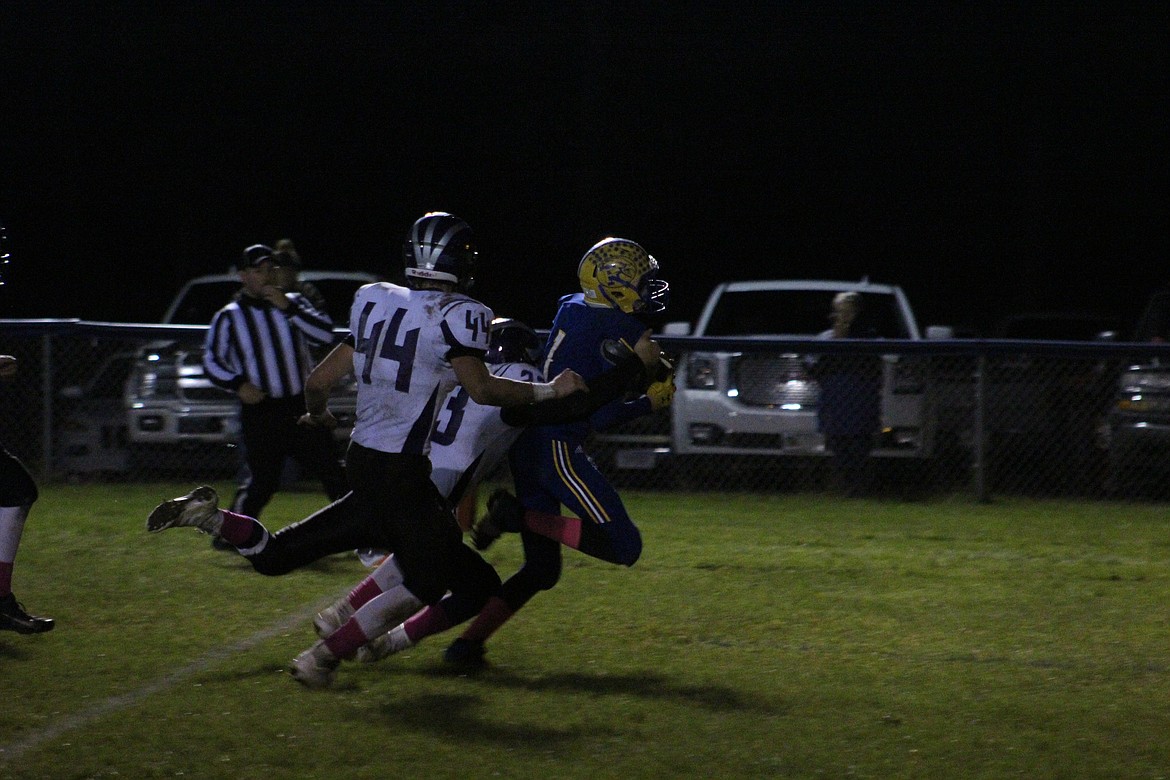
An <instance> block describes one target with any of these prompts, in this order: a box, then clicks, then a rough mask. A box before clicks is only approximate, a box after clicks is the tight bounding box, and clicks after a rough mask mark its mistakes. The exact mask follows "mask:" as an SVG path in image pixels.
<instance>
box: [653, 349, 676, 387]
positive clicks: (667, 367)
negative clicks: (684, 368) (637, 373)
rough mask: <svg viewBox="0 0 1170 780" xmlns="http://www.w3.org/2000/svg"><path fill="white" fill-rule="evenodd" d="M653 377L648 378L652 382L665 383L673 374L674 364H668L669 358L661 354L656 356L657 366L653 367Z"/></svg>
mask: <svg viewBox="0 0 1170 780" xmlns="http://www.w3.org/2000/svg"><path fill="white" fill-rule="evenodd" d="M651 373H652V374H653V375H652V376H651V377H650V381H652V382H665V381H666V379H667V378H668V377H670V376H672V375H673V374H674V363H671V362H670V358H668V357H667V356H666V353H665V352H663V353H661V354H659V355H658V365H656V366H655V367H654V371H653V372H651Z"/></svg>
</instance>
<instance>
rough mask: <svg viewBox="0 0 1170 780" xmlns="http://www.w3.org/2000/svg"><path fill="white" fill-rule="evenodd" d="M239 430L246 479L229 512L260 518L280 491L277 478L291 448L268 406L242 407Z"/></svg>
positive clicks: (281, 427) (276, 414) (279, 422)
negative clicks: (245, 462)
mask: <svg viewBox="0 0 1170 780" xmlns="http://www.w3.org/2000/svg"><path fill="white" fill-rule="evenodd" d="M240 429H241V431H242V433H243V438H244V451H245V455H246V457H247V459H248V477H247V480H246V481H245V482H244V483H243V484H242V485H240V488H239V490H238V491H237V492H236V496H235V498H234V499H232V511H233V512H238V513H239V514H242V515H246V516H248V517H259V516H260V513H261V512H262V511H263V510H264V507H266V506H268V502H269V501H270V500H271V499H272V496H273V495H274V494H275V493H276V491H277V489H278V488H279V487H280V474H281V472H282V471H283V470H284V460H285V458H286V457H287V455H288V453H289V451H290V449H291V444H290V442H289V441H288V435H287V433H286V428H285V421H284V420H282V419H281V418H280V416H279V414H278V413H277V409H276V406H275V405H274V404H271V403H265V402H261V403H259V404H244V405H242V406H241V409H240Z"/></svg>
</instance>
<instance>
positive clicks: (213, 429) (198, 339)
mask: <svg viewBox="0 0 1170 780" xmlns="http://www.w3.org/2000/svg"><path fill="white" fill-rule="evenodd" d="M300 278H301V281H302V282H307V283H309V284H311V285H313V286H314V287H315V288H317V291H318V292H319V293H320V294H321V296H322V297H323V298H324V300H325V302H326V310H327V311H328V312H329V314H330V316H331V317H332V318H333V322H334V324H335V325H336V326H338V327H342V328H344V327H346V326H347V325H348V314H349V305H350V303H351V302H352V300H353V295H354V292H355V291H356V290H357V288H358V287H360V286H362V285H363V284H369V283H370V282H373V281H376V277H375V276H373V275H372V274H368V273H362V272H352V271H312V270H310V271H302V272H301V274H300ZM239 287H240V281H239V276H238V275H236V274H215V275H210V276H200V277H198V278H196V279H192V280H191V281H189V282H187V283H186V284H185V285H184V286H183V288H182V289H181V290H180V291H179V293H178V295H177V296H175V300H174V301H172V303H171V305H170V306H169V307H168V308H167V312H166V314H165V315H164V316H163V324H168V325H183V324H185V325H202V326H206V325H207V324H208V323H209V322H210V321H211V318H212V316H213V315H214V314H215V312H216V311H217V310H218V309H219V308H220V307H221V306H223V305H224V304H225V303H227V302H228V301H229V300H230V299H231V297H232V295H233V294H235V293H236V292H237V291H238V290H239ZM355 389H356V388H355V387H353V386H350V385H347V386H343V387H339V388H338V390H337V391H335V393H334V397H333V400H332V401H331V402H330V406H331V408H333V409H334V411H335V414H336V415H337V417H338V420H339V421H340V422H341V425H340V426H339V427H338V428H337V430H336V437H337V439H338V442H339V446H341V445H343V444H344V443H345V441H347V440H348V437H349V430H350V428H351V427H352V425H353V412H354V406H355V401H354V392H355ZM124 403H125V408H126V415H127V438H128V443H129V446H130V449H131V453H132V455H133V456H134V459H135V460H136V461H138V462H140V463H144V464H153V465H160V464H166V465H171V462H172V461H173V463H174V465H181V464H184V463H190V462H191V461H192V459H193V457H192V456H193V455H195V456H198V454H199V453H204V454H205V455H204V456H205V457H214V456H215V455H216V453H218V452H220V451H222V450H223V449H225V448H226V449H230V448H232V447H234V446H235V443H236V440H237V438H238V435H239V402H238V401H237V400H236V397H235V395H234V394H233V393H230V392H227V391H226V390H223V389H221V388H218V387H216V386H215V385H213V384H212V383H211V380H209V379H208V378H207V376H206V374H205V373H204V371H203V336H202V333H199V335H198V336H195V337H192V336H183V337H177V338H175V339H169V340H160V341H155V342H151V343H150V344H148V345H146V346H145V347H144V348H143V349H142V350H141V351H140V353H139V354H138V356H137V359H136V360H135V361H134V364H133V368H132V370H131V373H130V378H129V381H128V382H127V384H126V395H125V401H124ZM220 460H223V459H222V458H220ZM227 462H232V461H231V459H228V460H227Z"/></svg>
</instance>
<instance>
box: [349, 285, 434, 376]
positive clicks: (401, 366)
mask: <svg viewBox="0 0 1170 780" xmlns="http://www.w3.org/2000/svg"><path fill="white" fill-rule="evenodd" d="M371 309H373V304H367V305H366V309H365V311H363V312H362V316H361V320H360V322H359V323H358V325H359V331H360V332H362V333H364V332H365V331H366V318H367V317H369V315H370V310H371ZM405 316H406V309H395V310H394V314H392V315H391V316H390V319H389V320H378V321H377V322H375V323H374V325H373V327H372V328H371V329H370V335H369V336H368V337H366V338H362V339H358V340H357V341H356V342H355V346H356V347H357V349H358V350H359V351H360V352H361V353H362V354H363V355H365V356H366V365H365V367H364V368H363V369H362V377H361V378H362V381H363V382H365V383H366V384H370V373H371V371H372V370H373V367H374V358H375V357H378V358H382V359H384V360H393V361H396V362H397V363H398V373H397V375H396V376H395V379H394V389H395V390H398V391H399V392H403V393H409V392H410V375H411V372H412V371H413V370H414V353H415V351H416V350H417V349H418V334H419V330H420V329H419V328H412V329H411V330H408V331H406V333H404V334H403V335H402V341H401V343H399V338H398V329H399V327H401V325H402V318H403V317H405ZM387 322H388V323H389V325H387ZM383 330H385V331H386V334H385V337H384V338H383V337H382V331H383ZM379 342H380V343H381V346H379Z"/></svg>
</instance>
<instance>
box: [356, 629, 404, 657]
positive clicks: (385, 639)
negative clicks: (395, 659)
mask: <svg viewBox="0 0 1170 780" xmlns="http://www.w3.org/2000/svg"><path fill="white" fill-rule="evenodd" d="M411 647H414V642H412V641H410V637H408V636H407V635H406V629H405V628H403V627H402V624H401V623H400V624H398V625H397V626H395V627H394V628H392V629H390V630H389V631H387V632H386V633H385V634H382V635H381V636H376V637H374V638H373V639H371V640H370V641H369V642H366V643H365V644H364V645H362V646H361V647H359V648H358V649H357V654H356V655H355V656H354V658H356V659H357V660H358V661H361V662H362V663H364V664H372V663H374V662H375V661H381V660H382V659H383V658H385V657H386V656H388V655H394V654H395V653H400V652H402V651H403V650H406V649H408V648H411Z"/></svg>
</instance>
